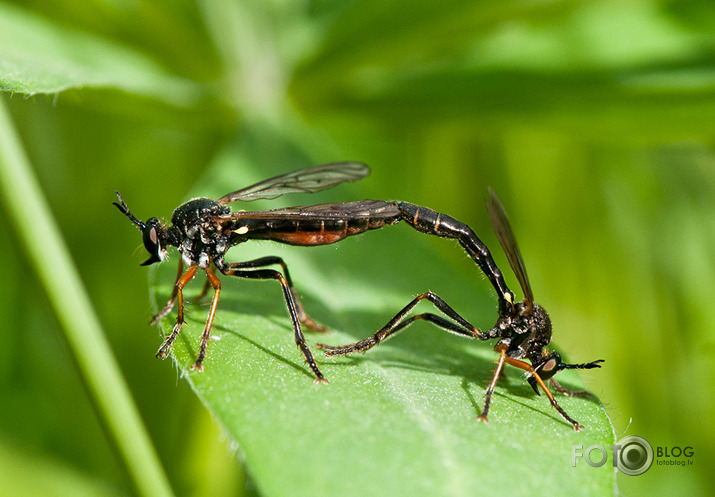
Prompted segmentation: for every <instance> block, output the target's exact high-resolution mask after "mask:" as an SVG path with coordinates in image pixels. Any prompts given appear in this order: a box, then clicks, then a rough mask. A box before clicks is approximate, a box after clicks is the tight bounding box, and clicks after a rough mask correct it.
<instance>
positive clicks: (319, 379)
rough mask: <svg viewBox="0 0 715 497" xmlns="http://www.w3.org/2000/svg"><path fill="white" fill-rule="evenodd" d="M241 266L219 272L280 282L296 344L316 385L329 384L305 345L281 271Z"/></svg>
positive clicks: (286, 282) (225, 268)
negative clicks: (311, 372) (248, 268)
mask: <svg viewBox="0 0 715 497" xmlns="http://www.w3.org/2000/svg"><path fill="white" fill-rule="evenodd" d="M241 264H243V263H240V262H239V263H233V264H225V265H222V266H218V269H219V271H221V272H222V273H223V274H225V275H227V276H238V277H239V278H251V279H258V280H278V282H279V283H280V284H281V287H282V288H283V296H284V297H285V301H286V305H287V306H288V312H289V313H290V318H291V321H292V322H293V332H294V336H295V343H296V345H297V346H298V348H299V349H300V351H301V353H302V354H303V356H304V357H305V360H306V362H307V363H308V366H310V369H311V370H312V371H313V374H315V378H316V379H315V382H316V383H327V382H328V380H327V379H325V377H324V376H323V373H321V372H320V369H318V365H317V364H316V363H315V359H314V358H313V354H312V353H311V352H310V349H309V348H308V345H307V344H306V343H305V336H304V335H303V330H302V329H301V327H300V320H299V319H298V312H297V311H296V306H295V302H294V300H293V293H292V292H291V289H290V287H289V286H288V280H287V278H286V277H285V276H283V274H282V273H280V272H279V271H274V270H272V269H257V270H245V269H241Z"/></svg>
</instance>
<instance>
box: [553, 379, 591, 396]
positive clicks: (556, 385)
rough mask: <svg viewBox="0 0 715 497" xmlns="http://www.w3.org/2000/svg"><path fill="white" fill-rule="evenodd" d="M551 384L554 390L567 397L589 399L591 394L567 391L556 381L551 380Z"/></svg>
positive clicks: (584, 391) (581, 391) (580, 391)
mask: <svg viewBox="0 0 715 497" xmlns="http://www.w3.org/2000/svg"><path fill="white" fill-rule="evenodd" d="M551 384H552V385H553V386H554V390H556V391H557V392H559V393H560V394H562V395H566V396H567V397H590V396H591V394H590V393H588V392H587V391H586V390H568V389H566V388H564V387H563V386H561V383H559V382H558V381H556V379H554V378H551Z"/></svg>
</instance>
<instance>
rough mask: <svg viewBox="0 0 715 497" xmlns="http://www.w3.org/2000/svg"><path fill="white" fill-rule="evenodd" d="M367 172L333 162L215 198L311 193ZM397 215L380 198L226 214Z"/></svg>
mask: <svg viewBox="0 0 715 497" xmlns="http://www.w3.org/2000/svg"><path fill="white" fill-rule="evenodd" d="M369 174H370V168H369V167H368V166H367V165H365V164H363V163H361V162H333V163H330V164H321V165H319V166H313V167H308V168H305V169H300V170H298V171H293V172H290V173H286V174H281V175H279V176H276V177H274V178H269V179H267V180H264V181H261V182H259V183H256V184H255V185H251V186H248V187H246V188H242V189H240V190H237V191H235V192H231V193H229V194H227V195H224V196H223V197H221V198H220V199H218V203H219V204H222V205H226V204H230V203H232V202H236V201H239V200H242V201H244V202H250V201H252V200H259V199H273V198H276V197H280V196H281V195H285V194H286V193H315V192H319V191H321V190H326V189H328V188H332V187H334V186H336V185H338V184H340V183H345V182H352V181H357V180H359V179H362V178H364V177H366V176H368V175H369ZM399 215H400V210H399V209H398V208H397V207H396V206H395V205H394V204H393V203H392V202H386V201H384V200H359V201H356V202H343V203H332V204H318V205H308V206H302V207H286V208H283V209H271V210H264V211H249V212H245V211H238V212H233V213H231V215H230V216H229V217H230V218H232V219H237V218H241V217H245V218H251V219H277V218H281V219H293V218H303V219H305V218H310V219H346V218H364V217H369V218H391V217H396V216H399Z"/></svg>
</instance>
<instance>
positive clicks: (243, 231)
mask: <svg viewBox="0 0 715 497" xmlns="http://www.w3.org/2000/svg"><path fill="white" fill-rule="evenodd" d="M233 231H234V233H238V234H239V235H245V234H246V233H248V226H241V227H240V228H238V229H237V230H233Z"/></svg>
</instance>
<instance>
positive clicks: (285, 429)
mask: <svg viewBox="0 0 715 497" xmlns="http://www.w3.org/2000/svg"><path fill="white" fill-rule="evenodd" d="M236 162H240V161H238V160H237V161H234V164H235V163H236ZM244 180H245V178H244ZM246 183H247V184H248V181H247V180H246ZM235 186H236V187H239V186H241V185H235ZM224 188H225V187H224ZM202 193H206V192H205V191H204V192H202ZM224 193H225V192H224ZM320 201H322V199H321V200H320ZM251 207H252V208H253V205H251ZM432 241H433V240H432V238H430V237H427V236H425V235H422V234H419V233H417V232H415V231H413V230H412V229H411V228H410V227H409V226H406V225H398V226H394V227H387V228H385V229H383V230H380V231H377V232H371V233H367V234H363V235H361V236H359V237H354V238H351V239H348V240H345V241H342V242H340V243H339V244H337V245H335V246H328V247H315V248H310V249H307V248H302V247H283V246H278V245H277V244H266V243H263V244H261V242H251V243H247V244H245V246H240V247H236V248H234V249H233V251H232V252H231V253H230V256H231V257H232V258H234V260H235V258H238V257H240V259H241V260H249V259H252V258H255V257H259V256H262V255H268V254H271V255H278V256H280V257H283V258H284V260H285V261H286V263H287V264H288V266H289V268H290V271H291V275H292V277H293V280H294V282H295V283H296V287H297V289H298V292H299V294H300V295H301V298H302V301H303V304H304V305H305V307H306V310H307V311H308V312H309V313H311V315H312V317H313V318H314V319H316V320H317V321H319V322H320V323H322V324H325V325H327V326H329V327H330V329H331V332H330V333H329V334H327V335H318V334H315V333H307V339H308V342H309V344H310V346H311V348H312V349H313V351H314V353H315V355H316V358H317V360H318V363H319V366H320V368H321V370H322V372H323V373H324V374H325V376H326V377H327V378H328V379H329V381H330V384H328V385H321V384H315V383H314V382H313V379H314V378H313V376H312V373H311V372H310V370H309V368H308V367H307V366H306V365H305V364H304V360H303V357H302V356H301V355H300V353H299V351H298V349H297V348H296V346H295V343H294V341H293V336H292V335H293V331H292V327H291V323H290V320H289V319H288V313H287V311H286V308H285V302H284V300H283V296H282V292H281V290H280V287H279V285H278V284H277V282H275V281H253V280H241V279H237V278H228V277H222V282H223V286H222V290H221V298H220V302H219V306H218V311H217V314H216V320H215V322H214V326H215V329H214V331H213V337H214V340H212V341H211V342H210V343H209V351H208V356H207V359H206V361H205V363H204V366H205V371H204V372H203V373H199V372H196V371H190V370H189V368H190V366H191V365H192V364H193V362H194V361H195V359H196V355H197V350H198V346H199V343H200V336H201V332H202V329H203V326H204V322H205V319H206V310H207V306H206V305H199V304H197V303H192V304H189V305H187V311H188V312H187V316H188V317H187V326H185V327H184V328H183V329H182V332H181V335H180V338H179V339H178V340H177V342H176V343H175V344H174V358H175V360H176V362H177V363H178V365H179V367H180V369H181V372H182V376H183V377H184V378H186V380H187V381H188V382H189V384H190V385H191V387H192V388H193V389H194V391H195V392H196V394H197V395H198V396H199V398H200V399H201V400H202V402H203V403H204V404H205V405H206V406H207V408H208V409H209V410H210V411H211V412H212V413H213V414H214V415H215V417H216V418H217V419H218V420H219V421H220V423H221V424H222V425H223V427H224V429H225V430H226V432H227V434H228V436H229V437H230V439H231V440H232V441H234V442H235V443H236V444H237V446H238V448H239V450H240V452H241V454H242V457H243V458H244V459H245V463H246V466H247V469H248V471H249V473H250V474H251V476H252V478H253V480H254V482H255V484H256V485H257V487H258V489H259V491H260V493H261V494H262V495H266V496H283V495H290V496H296V495H311V496H321V495H331V496H332V495H336V494H339V495H342V496H351V495H356V496H358V495H359V496H364V495H373V496H378V495H413V496H417V495H429V496H434V495H465V496H466V495H483V494H488V493H490V492H497V493H499V494H512V495H521V494H524V493H526V492H533V493H536V494H546V493H547V492H550V491H552V490H553V489H554V488H558V489H559V491H560V492H563V493H564V494H576V493H578V494H579V495H609V494H612V493H613V490H614V477H615V473H614V470H613V467H612V466H611V465H610V464H608V465H605V466H603V467H600V468H593V467H591V466H589V465H587V464H586V463H585V462H583V461H581V464H579V465H577V466H576V467H572V464H571V448H572V445H582V446H583V447H589V446H591V445H602V446H604V447H608V446H609V445H612V444H613V443H614V442H615V441H614V434H613V431H612V427H611V424H610V421H609V419H608V416H607V415H606V414H605V412H604V410H603V408H602V406H601V405H600V404H599V402H598V400H597V399H582V398H568V397H563V396H558V395H557V399H558V402H559V403H560V405H561V406H562V407H563V408H564V409H565V410H566V411H567V412H568V413H569V414H570V415H571V416H572V417H574V418H575V419H577V420H578V421H579V422H580V423H581V424H583V425H584V426H585V429H584V430H583V431H582V432H574V431H573V429H572V427H571V425H570V424H568V423H567V422H565V421H564V420H563V419H562V418H561V417H560V416H559V415H558V413H557V412H556V411H555V410H554V409H553V408H552V407H551V406H550V404H549V402H548V399H546V397H545V396H544V395H541V396H536V395H535V394H534V393H533V391H532V389H531V387H530V386H529V385H528V384H527V383H526V382H525V381H524V380H523V375H522V373H521V371H516V370H508V371H507V372H506V378H504V379H502V380H501V381H500V382H499V384H498V386H497V389H496V391H495V395H494V396H493V399H492V408H491V411H490V415H489V419H490V422H489V424H483V423H479V422H477V421H476V416H477V415H478V414H479V413H480V412H481V409H482V405H483V396H484V392H485V389H486V387H487V385H488V383H489V380H490V379H491V376H492V369H493V367H494V365H493V361H494V359H495V358H496V354H495V353H494V352H493V351H492V346H493V344H491V343H480V342H476V341H470V340H466V339H460V338H459V337H455V336H453V335H450V334H448V333H445V332H443V331H442V330H439V329H437V328H435V327H433V326H430V325H429V324H426V323H423V322H418V323H416V324H414V325H412V326H411V327H410V328H408V330H406V331H404V332H403V333H402V334H400V335H399V336H397V337H395V338H393V339H392V340H390V341H389V342H387V343H385V344H382V345H380V346H379V347H376V348H375V349H373V350H371V351H369V352H368V353H367V354H365V355H357V356H352V357H348V358H330V359H328V358H325V357H324V356H323V354H322V353H321V352H320V350H318V349H316V348H315V347H314V345H315V343H318V342H327V343H330V344H342V343H350V342H354V341H356V340H358V339H361V338H365V337H366V336H368V335H369V334H372V333H374V331H375V330H376V329H378V328H379V327H381V326H383V325H384V324H385V323H386V322H387V321H388V320H389V319H390V318H391V317H392V316H394V314H395V313H396V312H397V311H398V310H400V309H401V308H402V306H404V305H405V304H407V302H408V301H410V300H411V299H412V298H413V296H414V295H415V294H416V293H418V292H424V291H426V290H428V289H431V290H433V291H435V292H436V293H438V294H440V295H441V296H443V297H444V298H445V299H446V300H447V301H448V302H449V303H450V304H451V305H453V306H454V307H455V308H456V309H457V310H458V311H459V312H462V313H463V314H464V315H465V316H466V317H467V318H469V319H473V320H474V322H475V323H477V324H478V325H479V326H481V327H483V328H484V327H488V326H490V325H491V324H493V322H494V320H495V319H496V311H495V301H494V298H493V296H492V295H491V294H490V293H489V289H488V283H487V282H486V281H485V280H484V278H483V277H482V276H481V274H480V273H479V271H478V270H477V268H476V266H474V264H473V263H472V262H471V261H470V260H469V259H467V258H466V256H465V259H466V260H463V261H460V264H459V265H458V266H450V265H449V264H448V263H446V262H442V261H441V260H439V258H437V257H436V252H435V246H434V245H436V244H437V243H435V244H430V243H428V242H432ZM436 242H438V243H439V244H445V243H447V244H449V243H452V242H448V241H443V240H436ZM458 250H459V249H458ZM239 253H240V255H239ZM175 271H176V268H175V265H174V264H163V265H161V266H160V267H159V268H158V270H157V271H155V272H154V273H152V274H153V277H152V284H151V288H152V291H153V293H154V299H155V308H159V307H160V306H163V304H164V302H165V301H166V299H168V296H169V294H170V292H171V287H172V284H173V281H174V277H175ZM202 280H203V278H197V281H194V282H192V284H191V285H189V287H187V289H186V292H185V295H186V297H187V299H189V300H191V299H194V300H195V299H196V298H197V296H198V295H199V293H200V290H201V288H202V286H203V281H202ZM206 299H207V300H208V299H210V295H208V296H207V297H206ZM420 309H421V310H422V311H421V312H429V311H432V310H433V309H432V308H431V307H430V305H429V304H428V303H422V304H420V307H419V308H418V312H420V311H419V310H420ZM170 316H171V317H170V318H167V319H165V320H164V321H163V324H162V328H163V332H164V333H165V334H168V333H169V332H170V331H171V328H172V326H173V320H174V319H175V318H174V316H175V314H173V313H172V314H171V315H170ZM557 329H558V325H557ZM158 345H159V343H158V341H157V347H158ZM586 354H587V352H586V351H585V352H584V357H578V358H574V360H576V361H581V360H584V361H589V360H594V359H597V358H595V357H588V356H587V355H586ZM587 374H589V375H591V374H598V371H597V370H596V371H593V372H589V373H587ZM560 380H561V381H562V383H563V384H564V385H565V386H566V387H567V388H572V389H579V388H582V387H583V386H582V383H581V381H580V380H579V378H578V376H577V375H576V374H575V373H574V372H571V371H567V372H564V373H563V374H562V375H560Z"/></svg>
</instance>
